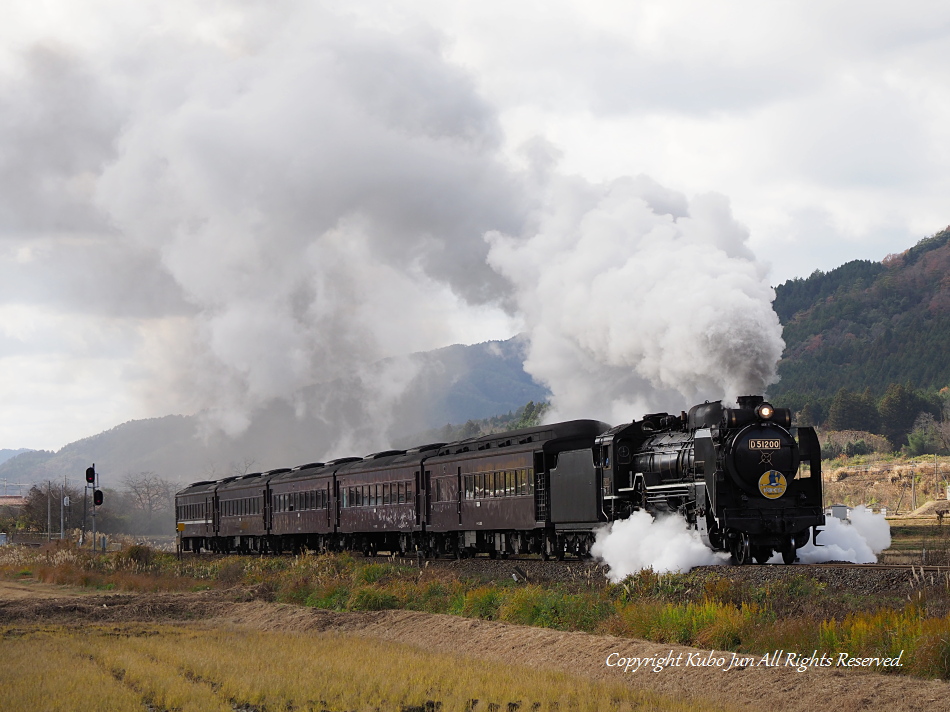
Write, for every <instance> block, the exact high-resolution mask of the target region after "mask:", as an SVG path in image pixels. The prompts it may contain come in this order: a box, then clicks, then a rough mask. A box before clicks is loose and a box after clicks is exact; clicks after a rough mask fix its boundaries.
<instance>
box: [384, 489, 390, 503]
mask: <svg viewBox="0 0 950 712" xmlns="http://www.w3.org/2000/svg"><path fill="white" fill-rule="evenodd" d="M383 504H384V505H386V504H389V485H388V484H384V485H383Z"/></svg>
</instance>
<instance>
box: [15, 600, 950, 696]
mask: <svg viewBox="0 0 950 712" xmlns="http://www.w3.org/2000/svg"><path fill="white" fill-rule="evenodd" d="M25 594H28V595H25ZM64 594H65V595H64ZM242 597H243V598H245V599H246V598H247V595H246V592H243V593H239V594H237V595H235V592H211V591H204V592H200V593H179V594H174V593H159V594H113V595H105V596H103V595H76V594H75V593H73V592H69V591H64V590H63V589H59V588H57V587H52V586H38V585H34V584H20V583H10V582H0V625H23V624H25V623H62V624H67V625H68V624H80V623H90V622H131V621H154V622H166V623H181V622H186V621H194V622H195V623H196V624H198V625H210V626H225V627H230V628H233V627H237V628H248V627H249V628H254V629H260V630H273V631H281V630H292V631H319V632H336V633H340V634H345V635H356V636H361V637H367V638H375V639H385V640H392V641H397V642H400V643H407V644H410V645H415V646H418V647H421V648H424V649H425V650H427V651H442V652H445V653H446V654H448V655H463V656H467V657H471V658H481V659H490V660H495V661H502V662H507V663H512V664H518V665H528V666H531V667H541V668H548V669H555V670H560V671H563V672H568V673H572V674H577V675H582V676H585V677H589V678H594V679H603V680H608V679H611V680H622V681H624V682H626V683H627V684H629V685H630V686H631V687H636V688H640V689H646V690H651V691H654V692H657V693H660V694H664V695H668V696H673V697H677V698H692V699H697V700H705V701H707V702H714V703H719V704H722V705H723V706H724V707H726V708H727V709H739V710H762V709H770V710H782V711H785V710H788V711H790V712H797V711H799V710H800V711H801V712H810V711H811V710H814V709H824V708H833V709H835V710H840V711H841V712H850V711H851V710H888V711H889V712H901V711H905V710H906V711H907V712H910V711H911V710H920V709H928V710H950V685H948V684H947V683H945V682H941V681H929V680H919V679H912V678H907V677H898V676H895V675H880V674H869V673H861V672H856V671H854V670H852V669H847V668H810V669H809V670H807V671H806V672H802V673H799V672H796V671H795V669H794V668H789V667H777V668H768V667H746V668H743V669H738V668H736V669H732V670H729V671H724V670H723V669H722V668H717V667H686V666H685V661H686V659H687V656H688V655H689V654H691V653H700V655H699V656H698V657H699V658H705V657H706V656H707V655H708V654H709V651H697V650H696V649H694V648H686V647H683V646H676V645H660V644H656V643H649V642H644V641H640V640H632V639H626V638H616V637H612V636H600V635H589V634H586V633H563V632H558V631H552V630H547V629H541V628H529V627H524V626H516V625H508V624H504V623H495V622H490V621H481V620H473V619H469V618H458V617H454V616H446V615H434V614H428V613H418V612H414V611H378V612H366V613H334V612H330V611H322V610H316V609H311V608H302V607H298V606H290V605H285V604H277V603H268V602H264V601H256V600H236V599H240V598H242ZM670 651H672V652H673V656H674V657H675V656H677V655H679V654H680V653H682V654H683V658H682V660H683V665H682V666H680V667H669V668H666V669H664V670H663V671H662V672H658V673H654V672H648V671H646V670H643V669H641V670H639V671H637V672H629V673H624V672H623V671H622V670H618V669H617V668H613V667H607V666H606V665H605V664H604V662H605V660H606V658H607V656H608V655H610V654H611V653H614V652H617V653H619V654H620V655H622V656H624V657H628V656H653V655H656V656H666V655H667V654H669V653H670ZM801 652H802V653H804V654H806V655H807V654H808V653H810V651H801ZM842 652H843V651H842ZM725 656H726V658H727V660H728V659H729V658H730V657H731V654H725ZM756 657H757V659H758V656H756Z"/></svg>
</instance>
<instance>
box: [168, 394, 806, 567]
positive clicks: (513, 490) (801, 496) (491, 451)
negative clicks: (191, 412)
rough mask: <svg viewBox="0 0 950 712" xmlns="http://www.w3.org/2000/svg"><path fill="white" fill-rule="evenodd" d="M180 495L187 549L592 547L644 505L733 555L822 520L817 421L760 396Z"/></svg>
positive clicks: (429, 551) (380, 455)
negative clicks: (808, 423) (599, 532)
mask: <svg viewBox="0 0 950 712" xmlns="http://www.w3.org/2000/svg"><path fill="white" fill-rule="evenodd" d="M175 500H176V517H177V523H178V531H179V533H180V542H181V546H182V548H183V549H184V550H185V551H201V550H202V549H207V550H211V551H216V552H241V553H250V552H260V553H264V552H273V553H280V552H283V551H300V550H303V549H311V550H341V549H354V550H360V551H363V552H364V553H367V554H375V553H376V552H379V551H389V552H393V553H408V552H420V553H421V554H423V555H425V556H456V557H465V556H472V555H475V554H477V553H486V554H488V555H489V556H491V557H492V558H494V557H498V556H501V557H505V556H508V555H511V554H538V555H540V556H541V557H542V558H544V559H547V558H549V557H556V558H562V557H563V556H565V555H567V554H571V555H576V556H584V555H587V554H588V553H589V552H590V547H591V545H592V544H593V542H594V538H595V530H596V529H597V528H599V527H602V526H604V525H605V524H606V523H607V522H610V521H615V520H618V519H624V518H626V517H628V516H629V515H630V514H631V513H632V512H634V511H637V510H640V509H645V510H647V511H649V512H651V513H654V514H670V515H673V516H679V517H683V518H684V519H685V520H686V522H687V524H688V526H689V527H690V528H693V529H695V530H697V531H698V533H699V535H700V536H701V537H702V540H703V542H704V543H705V544H706V545H707V546H709V547H710V548H711V549H714V550H723V551H729V552H730V553H731V555H732V557H733V559H734V561H735V563H737V564H746V563H749V562H750V561H752V560H753V559H754V560H755V561H757V562H759V563H764V562H765V561H766V560H767V559H768V558H770V557H771V556H772V555H773V552H775V551H778V552H781V554H782V558H783V560H784V561H785V563H792V562H794V561H795V558H796V554H795V552H796V550H797V549H799V548H801V547H802V546H804V545H805V544H806V543H807V542H808V539H809V536H817V533H818V531H819V530H818V527H819V526H821V525H822V524H824V515H823V511H822V489H821V451H820V447H819V444H818V438H817V436H816V434H815V431H814V429H812V428H806V427H798V428H795V427H792V424H791V413H790V411H788V410H786V409H782V408H773V407H772V406H771V405H770V404H768V403H766V402H765V401H764V400H763V399H762V398H761V397H760V396H746V397H743V398H739V400H738V407H736V408H727V407H724V406H723V404H722V403H721V402H720V401H716V402H707V403H704V404H701V405H697V406H694V407H693V408H692V409H690V411H689V413H688V414H687V413H685V412H683V413H681V414H679V415H671V414H668V413H654V414H651V415H646V416H644V417H643V419H642V420H639V421H637V420H635V421H633V422H632V423H628V424H625V425H619V426H617V427H613V428H611V427H610V426H609V425H608V424H606V423H601V422H598V421H594V420H573V421H568V422H563V423H554V424H552V425H542V426H539V427H534V428H525V429H521V430H514V431H510V432H506V433H496V434H493V435H485V436H480V437H475V438H469V439H466V440H461V441H457V442H452V443H432V444H429V445H423V446H420V447H415V448H411V449H409V450H385V451H382V452H376V453H373V454H371V455H367V456H365V457H345V458H340V459H336V460H332V461H330V462H325V463H324V462H313V463H309V464H305V465H300V466H297V467H294V468H290V469H288V468H284V469H277V470H270V471H268V472H256V473H251V474H246V475H242V476H236V477H227V478H224V479H222V480H217V481H202V482H195V483H193V484H191V485H188V486H187V487H185V488H184V489H183V490H181V491H180V492H178V493H177V494H176V496H175Z"/></svg>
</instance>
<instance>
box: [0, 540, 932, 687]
mask: <svg viewBox="0 0 950 712" xmlns="http://www.w3.org/2000/svg"><path fill="white" fill-rule="evenodd" d="M12 552H15V553H10V552H9V551H8V552H7V553H2V554H0V575H5V576H7V577H8V578H9V577H12V578H33V579H38V580H41V581H46V582H50V583H60V584H72V585H85V586H94V587H97V588H101V589H119V590H123V589H124V590H138V591H142V590H145V591H149V590H188V589H191V590H200V589H202V588H210V587H212V586H214V587H239V588H238V591H239V592H240V593H239V594H237V595H248V596H253V597H258V598H265V599H268V600H277V601H281V602H286V603H295V604H299V605H303V606H312V607H317V608H324V609H330V610H348V611H365V610H382V609H388V608H402V609H409V610H418V611H427V612H431V613H449V614H455V615H461V616H470V617H476V618H482V619H487V620H499V621H505V622H509V623H519V624H524V625H532V626H542V627H547V628H554V629H558V630H581V631H587V632H592V633H610V634H613V635H619V636H627V637H635V638H643V639H646V640H652V641H655V642H660V643H678V644H683V645H692V646H695V647H699V648H705V649H716V650H728V651H736V652H743V653H752V654H762V653H766V652H770V651H773V650H794V651H803V652H805V653H810V652H811V651H812V650H818V651H819V652H820V653H821V652H826V653H829V654H834V653H839V652H849V653H850V654H851V655H854V656H859V657H896V656H897V655H898V653H900V651H901V650H903V651H904V655H903V660H904V661H905V662H904V667H902V668H891V669H889V670H888V671H891V672H902V673H906V674H911V675H918V676H922V677H928V678H935V677H939V678H944V679H948V678H950V615H947V614H946V613H945V611H946V608H947V606H946V604H947V594H948V591H947V582H940V581H938V582H936V586H930V587H926V586H921V588H920V589H919V590H918V591H917V592H916V595H915V596H914V597H913V599H912V600H911V601H903V602H901V601H898V600H891V601H882V600H880V599H877V598H871V597H868V596H861V595H860V594H856V593H850V592H844V593H842V592H830V591H828V590H826V588H827V587H826V585H825V584H824V583H822V582H820V581H818V580H816V579H814V578H812V577H810V576H809V575H808V574H807V573H801V574H794V575H792V576H789V577H784V578H781V579H778V580H775V581H770V582H767V583H763V584H750V583H748V582H746V581H743V580H738V579H737V580H733V579H731V578H729V577H728V575H727V572H723V574H717V573H710V572H708V571H707V572H693V573H690V574H678V575H667V576H657V575H656V574H653V573H652V572H650V571H646V572H641V573H640V574H639V575H637V576H635V577H631V578H628V579H627V580H626V581H625V582H624V583H622V584H620V585H600V584H597V585H594V584H592V583H591V582H585V583H580V584H575V585H571V586H568V585H565V584H557V585H555V584H550V585H544V586H542V585H536V584H526V583H518V582H515V581H501V582H498V581H494V582H493V581H484V580H477V579H468V578H460V577H458V576H457V575H455V574H453V573H451V572H450V571H447V570H445V569H440V568H437V567H433V568H431V569H430V568H422V569H419V568H413V567H408V566H401V565H397V564H394V563H393V564H390V563H375V562H366V561H363V560H361V559H356V558H354V557H352V556H349V555H347V554H339V555H321V556H316V555H312V556H311V555H305V556H299V557H292V558H291V557H284V558H280V557H269V558H254V557H228V558H221V559H203V558H194V559H185V560H184V561H182V562H179V561H177V560H176V559H175V558H174V557H173V556H171V555H165V554H157V553H154V552H151V551H149V550H148V549H144V548H142V547H132V548H131V549H129V550H127V551H125V552H121V553H117V554H111V555H92V554H89V553H85V552H78V551H75V550H65V549H64V550H49V551H46V552H45V553H38V554H37V553H27V552H24V551H23V550H12ZM938 594H939V600H938V598H937V596H938ZM931 603H933V605H931ZM882 604H883V605H882Z"/></svg>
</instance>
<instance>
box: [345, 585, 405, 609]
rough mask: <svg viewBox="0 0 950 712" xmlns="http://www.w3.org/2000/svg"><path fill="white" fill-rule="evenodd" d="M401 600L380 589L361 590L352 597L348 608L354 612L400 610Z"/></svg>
mask: <svg viewBox="0 0 950 712" xmlns="http://www.w3.org/2000/svg"><path fill="white" fill-rule="evenodd" d="M398 607H399V600H398V599H397V598H396V597H395V596H394V595H393V594H391V593H388V592H387V591H381V590H380V589H378V588H359V589H357V590H356V591H354V592H353V594H352V595H351V596H350V600H349V604H348V608H349V609H350V610H352V611H382V610H385V609H388V608H398Z"/></svg>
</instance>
